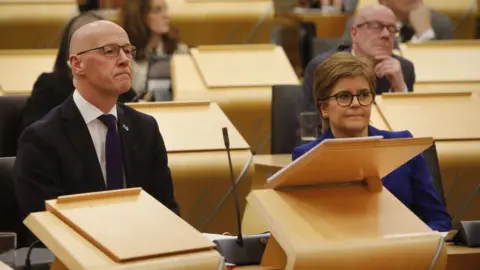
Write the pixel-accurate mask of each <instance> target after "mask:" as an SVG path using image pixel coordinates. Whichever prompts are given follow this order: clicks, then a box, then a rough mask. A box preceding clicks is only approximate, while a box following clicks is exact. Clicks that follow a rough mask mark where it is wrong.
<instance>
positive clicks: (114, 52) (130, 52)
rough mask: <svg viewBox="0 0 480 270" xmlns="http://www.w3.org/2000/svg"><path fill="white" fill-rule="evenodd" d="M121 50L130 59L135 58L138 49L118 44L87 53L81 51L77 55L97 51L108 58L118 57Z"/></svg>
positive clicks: (129, 45)
mask: <svg viewBox="0 0 480 270" xmlns="http://www.w3.org/2000/svg"><path fill="white" fill-rule="evenodd" d="M120 49H121V50H122V51H123V52H124V53H125V55H127V57H128V58H134V57H135V55H136V54H137V48H135V46H133V45H132V44H125V45H123V46H120V45H117V44H106V45H103V46H100V47H96V48H92V49H88V50H85V51H81V52H79V53H77V55H81V54H84V53H87V52H91V51H95V50H103V54H104V55H105V56H108V57H117V56H118V55H119V54H120Z"/></svg>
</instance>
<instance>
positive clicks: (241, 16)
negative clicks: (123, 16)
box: [0, 0, 273, 49]
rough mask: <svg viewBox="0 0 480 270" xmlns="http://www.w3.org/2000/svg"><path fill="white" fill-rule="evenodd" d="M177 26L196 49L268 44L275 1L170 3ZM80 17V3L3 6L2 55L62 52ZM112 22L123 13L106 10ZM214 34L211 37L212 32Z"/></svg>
mask: <svg viewBox="0 0 480 270" xmlns="http://www.w3.org/2000/svg"><path fill="white" fill-rule="evenodd" d="M167 3H168V6H169V14H170V18H171V22H172V25H173V26H174V27H176V28H178V29H179V31H180V36H181V41H182V42H184V43H187V44H188V45H190V46H197V45H209V44H210V45H213V44H237V43H240V44H241V43H244V42H247V39H248V38H249V36H250V35H251V33H252V32H253V31H254V28H256V25H257V23H258V22H259V21H260V20H261V19H262V18H265V20H264V21H263V23H261V24H259V27H258V29H257V30H256V33H255V34H254V35H253V36H252V37H251V40H250V41H249V43H268V42H269V41H270V32H271V28H272V26H273V5H272V1H271V0H252V1H233V2H232V1H215V0H213V1H209V0H202V1H195V0H167ZM76 14H78V8H77V5H76V1H75V0H36V1H35V0H32V1H23V2H18V1H15V0H0V36H2V37H8V39H4V40H2V43H1V44H0V49H34V48H56V47H58V44H59V42H58V41H59V38H60V32H61V30H62V28H63V26H64V25H65V24H66V23H67V21H68V20H69V18H71V17H73V16H74V15H76ZM102 15H103V16H105V17H106V18H107V19H109V20H113V21H116V22H118V21H119V11H118V10H105V11H104V12H103V14H102ZM207 29H208V31H207Z"/></svg>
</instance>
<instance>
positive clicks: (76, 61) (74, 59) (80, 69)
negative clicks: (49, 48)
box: [68, 55, 85, 74]
mask: <svg viewBox="0 0 480 270" xmlns="http://www.w3.org/2000/svg"><path fill="white" fill-rule="evenodd" d="M68 62H69V66H70V68H71V69H72V73H73V74H83V73H84V72H85V62H84V61H82V59H80V57H78V55H72V56H70V58H69V59H68Z"/></svg>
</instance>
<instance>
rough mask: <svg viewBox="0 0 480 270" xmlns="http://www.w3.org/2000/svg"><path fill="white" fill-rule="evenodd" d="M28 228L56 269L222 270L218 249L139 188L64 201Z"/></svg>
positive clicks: (35, 216) (31, 221)
mask: <svg viewBox="0 0 480 270" xmlns="http://www.w3.org/2000/svg"><path fill="white" fill-rule="evenodd" d="M46 209H47V211H45V212H37V213H32V214H30V215H29V216H28V217H27V219H26V220H25V221H24V223H25V225H26V226H27V227H28V228H29V229H30V230H31V231H32V232H33V233H34V234H35V235H36V236H37V237H38V238H39V239H40V240H41V241H42V242H43V243H44V244H45V245H46V246H47V247H48V248H49V249H50V250H51V251H52V252H53V254H54V255H55V261H54V263H53V265H52V269H145V270H147V269H152V270H154V269H168V270H174V269H175V270H177V269H192V270H193V269H205V270H207V269H208V270H210V269H219V266H220V265H221V263H222V262H221V258H220V254H218V252H216V251H215V249H214V244H213V243H212V242H210V241H209V240H208V239H207V238H206V237H205V236H203V235H202V234H201V233H200V232H198V231H197V230H195V229H194V228H193V227H191V226H190V225H188V224H187V223H186V222H185V221H183V220H182V219H181V218H180V217H178V216H177V215H175V214H174V213H173V212H171V211H170V210H169V209H168V208H166V207H165V206H163V205H162V204H161V203H159V202H158V201H157V200H155V198H153V197H151V196H150V195H149V194H148V193H146V192H145V191H143V190H141V189H140V188H133V189H124V190H117V191H105V192H96V193H85V194H79V195H70V196H61V197H58V198H57V199H54V200H49V201H47V202H46Z"/></svg>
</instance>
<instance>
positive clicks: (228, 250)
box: [213, 127, 270, 265]
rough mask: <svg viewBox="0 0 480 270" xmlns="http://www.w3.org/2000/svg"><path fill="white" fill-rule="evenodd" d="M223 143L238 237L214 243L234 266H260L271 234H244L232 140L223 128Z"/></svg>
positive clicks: (217, 240)
mask: <svg viewBox="0 0 480 270" xmlns="http://www.w3.org/2000/svg"><path fill="white" fill-rule="evenodd" d="M222 133H223V142H224V143H225V150H226V151H227V156H228V166H229V169H230V180H231V182H232V193H233V196H234V200H235V212H236V217H237V231H238V235H237V237H224V238H220V239H216V240H214V241H213V242H214V243H215V245H216V247H217V251H218V252H219V253H220V254H222V256H223V257H224V258H225V261H226V262H227V263H231V264H234V265H259V264H260V262H261V260H262V257H263V252H264V251H265V247H266V245H267V240H268V238H269V237H270V233H265V234H259V235H248V236H244V235H243V234H242V224H241V220H242V219H241V216H240V203H239V201H238V191H237V185H236V183H235V177H234V175H233V165H232V158H231V156H230V138H229V137H228V129H227V128H226V127H224V128H222Z"/></svg>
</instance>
